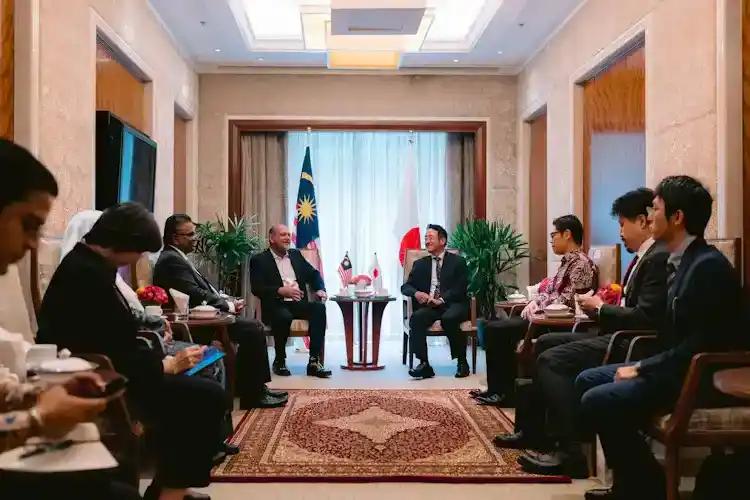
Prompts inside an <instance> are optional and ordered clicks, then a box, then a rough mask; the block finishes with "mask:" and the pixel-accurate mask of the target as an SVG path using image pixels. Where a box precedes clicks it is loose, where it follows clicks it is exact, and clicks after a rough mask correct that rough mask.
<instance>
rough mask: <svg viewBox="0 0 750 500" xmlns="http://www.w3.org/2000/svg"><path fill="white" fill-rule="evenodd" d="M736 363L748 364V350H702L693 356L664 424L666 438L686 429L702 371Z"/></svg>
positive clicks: (749, 353)
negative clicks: (670, 413) (667, 420)
mask: <svg viewBox="0 0 750 500" xmlns="http://www.w3.org/2000/svg"><path fill="white" fill-rule="evenodd" d="M738 365H740V366H743V365H745V366H750V351H746V352H741V351H737V352H702V353H698V354H696V355H695V356H693V359H692V360H691V361H690V367H689V368H688V371H687V375H685V381H684V382H683V384H682V390H681V391H680V396H679V397H678V398H677V403H675V406H674V410H673V411H672V416H671V418H670V419H669V422H667V425H666V430H665V434H666V436H667V439H674V438H675V437H679V436H683V435H684V434H685V432H686V431H687V428H688V424H689V423H690V417H691V416H692V414H693V410H694V409H695V403H696V399H697V398H698V390H699V389H700V383H701V378H702V377H703V375H704V373H705V372H706V371H707V370H709V369H711V368H717V367H721V366H727V367H737V366H738Z"/></svg>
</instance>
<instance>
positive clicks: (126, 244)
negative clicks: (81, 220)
mask: <svg viewBox="0 0 750 500" xmlns="http://www.w3.org/2000/svg"><path fill="white" fill-rule="evenodd" d="M84 239H85V240H86V243H88V244H91V245H99V246H101V247H104V248H109V249H111V250H114V251H115V252H158V251H159V249H160V248H161V234H160V233H159V225H158V224H157V223H156V221H155V220H154V216H153V215H152V214H151V212H149V211H148V210H146V208H145V207H144V206H143V205H140V204H138V203H122V204H120V205H115V206H113V207H110V208H108V209H106V210H105V211H104V213H102V215H101V217H99V220H97V221H96V223H95V224H94V227H92V228H91V231H89V233H88V234H87V235H86V236H85V237H84Z"/></svg>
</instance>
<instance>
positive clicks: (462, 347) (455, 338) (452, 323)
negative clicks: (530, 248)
mask: <svg viewBox="0 0 750 500" xmlns="http://www.w3.org/2000/svg"><path fill="white" fill-rule="evenodd" d="M424 243H425V248H426V249H427V251H428V252H429V253H430V255H428V256H426V257H423V258H421V259H419V260H418V261H416V262H415V263H414V267H412V270H411V273H409V278H408V279H407V280H406V283H404V285H403V286H402V287H401V293H403V294H404V295H405V296H407V297H411V298H412V304H413V305H414V313H413V314H412V315H411V318H410V319H409V329H410V333H409V342H410V343H411V351H412V352H413V353H414V355H415V356H416V357H417V358H418V359H419V361H420V363H419V365H417V367H416V368H414V369H412V370H409V375H411V376H412V377H414V378H420V379H421V378H430V377H434V376H435V371H434V370H433V369H432V367H431V366H430V362H429V361H428V358H427V330H429V328H430V327H431V326H432V324H433V323H434V322H435V321H437V320H440V324H441V325H442V327H443V331H444V332H445V335H446V336H447V337H448V342H450V346H451V358H452V359H458V367H457V370H456V377H458V378H463V377H468V376H469V363H468V362H467V361H466V336H465V335H464V333H463V332H461V322H462V321H465V320H466V319H467V318H468V316H469V299H468V296H467V294H466V287H467V285H468V272H467V270H466V261H465V260H464V258H463V257H461V256H460V255H456V254H453V253H450V252H446V251H445V247H446V245H447V244H448V233H447V232H446V230H445V229H444V228H443V227H442V226H438V225H437V224H430V225H429V226H427V232H426V233H425V238H424Z"/></svg>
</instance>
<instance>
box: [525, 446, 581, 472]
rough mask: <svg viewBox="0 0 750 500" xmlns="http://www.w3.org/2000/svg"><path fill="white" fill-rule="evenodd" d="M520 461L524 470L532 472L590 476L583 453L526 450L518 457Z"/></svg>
mask: <svg viewBox="0 0 750 500" xmlns="http://www.w3.org/2000/svg"><path fill="white" fill-rule="evenodd" d="M518 463H519V464H520V465H521V468H522V469H523V470H524V471H526V472H530V473H532V474H542V475H544V476H555V475H560V474H564V475H566V476H570V477H572V478H573V479H586V478H588V477H589V470H588V466H587V464H586V457H584V456H583V454H575V455H572V454H568V453H563V452H561V451H553V452H550V453H538V452H534V451H526V452H525V453H523V454H522V455H521V456H520V457H518Z"/></svg>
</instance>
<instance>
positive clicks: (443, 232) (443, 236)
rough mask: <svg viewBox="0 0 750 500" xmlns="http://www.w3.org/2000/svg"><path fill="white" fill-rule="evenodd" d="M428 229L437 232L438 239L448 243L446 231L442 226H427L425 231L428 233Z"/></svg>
mask: <svg viewBox="0 0 750 500" xmlns="http://www.w3.org/2000/svg"><path fill="white" fill-rule="evenodd" d="M430 229H432V230H434V231H437V234H438V239H442V240H445V241H446V242H447V241H448V231H446V230H445V228H444V227H443V226H441V225H439V224H428V225H427V230H428V231H429V230H430Z"/></svg>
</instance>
